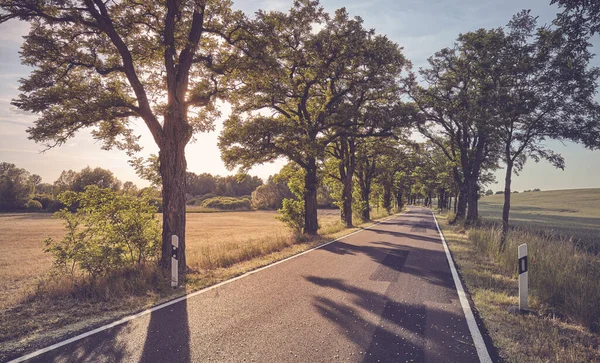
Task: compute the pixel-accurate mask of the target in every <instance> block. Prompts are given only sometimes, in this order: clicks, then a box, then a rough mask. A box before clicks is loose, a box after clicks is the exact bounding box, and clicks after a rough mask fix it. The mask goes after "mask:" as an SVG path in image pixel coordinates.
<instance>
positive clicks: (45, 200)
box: [33, 194, 60, 212]
mask: <svg viewBox="0 0 600 363" xmlns="http://www.w3.org/2000/svg"><path fill="white" fill-rule="evenodd" d="M33 200H37V201H38V202H40V203H41V204H42V209H44V210H48V208H49V207H50V205H51V204H52V202H54V201H55V199H54V197H53V196H51V195H48V194H38V195H36V196H35V197H34V198H33ZM59 209H60V208H59ZM54 212H56V211H54Z"/></svg>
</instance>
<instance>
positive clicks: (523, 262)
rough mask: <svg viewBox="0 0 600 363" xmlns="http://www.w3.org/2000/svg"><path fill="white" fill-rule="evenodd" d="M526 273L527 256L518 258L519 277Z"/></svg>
mask: <svg viewBox="0 0 600 363" xmlns="http://www.w3.org/2000/svg"><path fill="white" fill-rule="evenodd" d="M525 272H527V256H523V257H521V258H519V275H520V274H522V273H525Z"/></svg>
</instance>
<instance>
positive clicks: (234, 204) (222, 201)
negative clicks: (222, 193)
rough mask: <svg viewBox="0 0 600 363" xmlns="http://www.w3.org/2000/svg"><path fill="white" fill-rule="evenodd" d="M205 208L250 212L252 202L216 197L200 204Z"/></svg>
mask: <svg viewBox="0 0 600 363" xmlns="http://www.w3.org/2000/svg"><path fill="white" fill-rule="evenodd" d="M200 206H201V207H204V208H212V209H218V210H250V209H251V208H250V200H249V199H240V198H234V197H215V198H209V199H206V200H204V201H203V202H202V204H200Z"/></svg>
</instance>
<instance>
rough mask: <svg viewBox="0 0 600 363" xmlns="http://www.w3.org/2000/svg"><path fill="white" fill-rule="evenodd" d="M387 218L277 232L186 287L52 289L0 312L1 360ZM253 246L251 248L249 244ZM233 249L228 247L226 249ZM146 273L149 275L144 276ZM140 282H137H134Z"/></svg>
mask: <svg viewBox="0 0 600 363" xmlns="http://www.w3.org/2000/svg"><path fill="white" fill-rule="evenodd" d="M385 217H387V215H386V216H382V215H376V216H374V221H373V222H368V223H364V224H361V225H359V226H357V227H355V228H350V229H345V228H343V226H342V225H341V223H329V224H327V223H325V224H324V226H323V228H322V229H321V230H320V231H319V232H320V234H321V236H320V237H318V238H314V239H310V240H296V239H294V238H292V237H285V238H284V237H281V236H274V237H273V238H269V239H268V240H267V239H265V241H262V242H263V243H262V244H261V241H260V240H252V241H249V244H248V246H249V247H248V246H241V247H242V248H241V250H242V253H239V254H238V255H234V256H225V257H226V258H222V256H221V257H219V258H217V259H216V261H218V263H199V264H197V265H196V266H192V272H191V273H189V274H188V276H187V281H186V286H185V287H183V288H180V289H177V290H172V289H170V288H169V287H168V286H166V285H165V283H164V282H161V283H159V284H158V285H159V286H158V287H155V288H154V289H152V290H150V289H148V290H149V291H144V287H145V285H144V284H147V283H148V281H152V280H153V279H154V280H156V281H160V279H159V278H158V276H156V271H147V272H144V271H142V272H141V274H140V276H136V277H134V280H135V279H139V280H140V281H139V284H140V289H141V291H142V294H124V296H119V295H118V294H115V291H114V287H115V285H114V284H112V283H111V290H112V291H109V289H107V291H106V298H102V297H100V298H94V299H81V298H77V296H73V294H70V293H69V291H68V289H65V291H59V290H60V288H59V289H54V291H50V292H51V293H49V294H48V293H46V292H45V291H41V292H38V293H36V294H35V296H33V297H32V298H31V299H29V300H26V301H24V302H23V303H21V304H18V305H17V306H15V307H13V308H10V309H6V310H2V311H0V320H1V321H2V324H0V361H6V360H7V359H10V358H15V357H18V356H21V355H23V354H26V353H28V352H31V351H34V350H36V349H39V348H41V347H44V346H48V345H50V344H53V343H55V342H57V341H60V340H63V339H65V338H68V337H72V336H75V335H77V334H79V333H82V332H84V331H87V330H89V329H90V328H93V327H98V326H101V325H104V324H106V323H108V322H110V321H114V320H116V319H118V318H120V317H123V316H127V315H130V314H133V313H135V312H138V311H142V310H144V309H147V308H149V307H152V306H155V305H158V304H160V303H162V302H165V301H168V300H171V299H174V298H177V297H179V296H182V295H185V294H187V293H191V292H193V291H197V290H200V289H203V288H205V287H208V286H211V285H214V284H216V283H219V282H222V281H225V280H228V279H230V278H233V277H236V276H239V275H242V274H244V273H246V272H249V271H252V270H255V269H258V268H260V267H263V266H266V265H269V264H271V263H274V262H276V261H279V260H282V259H285V258H287V257H290V256H293V255H296V254H298V253H301V252H304V251H306V250H308V249H311V248H313V247H316V246H318V245H321V244H323V243H326V242H328V241H331V240H333V239H337V238H340V237H342V236H344V235H347V234H350V233H352V232H355V231H358V230H360V229H361V228H365V227H368V226H370V225H372V224H374V223H376V222H377V221H379V220H382V219H384V218H385ZM246 247H248V248H246ZM222 252H227V251H222ZM144 274H145V275H144ZM133 283H134V284H135V281H133Z"/></svg>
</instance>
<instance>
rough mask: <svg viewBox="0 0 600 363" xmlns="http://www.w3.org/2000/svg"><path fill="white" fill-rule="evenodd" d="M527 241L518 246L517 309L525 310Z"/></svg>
mask: <svg viewBox="0 0 600 363" xmlns="http://www.w3.org/2000/svg"><path fill="white" fill-rule="evenodd" d="M527 262H528V261H527V243H523V244H522V245H520V246H519V310H520V311H521V312H526V311H527V309H528V306H527V284H528V278H529V276H528V272H527V270H528V266H527Z"/></svg>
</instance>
